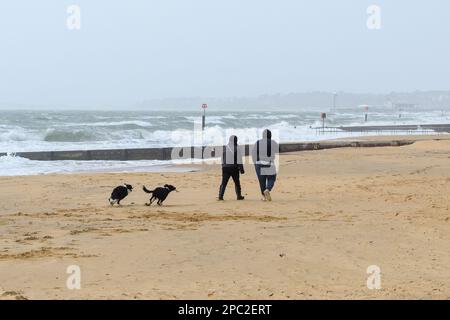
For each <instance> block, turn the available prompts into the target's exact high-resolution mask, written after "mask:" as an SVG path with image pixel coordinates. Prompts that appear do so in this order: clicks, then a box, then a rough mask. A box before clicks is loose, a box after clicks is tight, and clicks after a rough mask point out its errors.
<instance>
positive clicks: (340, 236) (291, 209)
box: [0, 136, 450, 299]
mask: <svg viewBox="0 0 450 320" xmlns="http://www.w3.org/2000/svg"><path fill="white" fill-rule="evenodd" d="M407 138H410V137H407ZM424 139H425V140H423V141H418V142H416V143H414V144H412V145H409V146H402V147H383V148H342V149H331V150H320V151H305V152H299V153H290V154H283V155H281V157H280V174H279V177H278V181H277V184H276V187H275V190H274V192H273V201H272V202H262V201H261V200H260V197H259V193H258V186H257V183H256V176H255V172H254V169H253V167H252V166H250V165H247V166H246V174H245V175H243V176H242V184H243V191H244V195H245V197H246V199H245V200H244V201H236V200H235V195H234V187H233V184H232V182H231V181H230V184H229V186H228V188H227V193H226V194H225V201H224V202H218V201H216V197H217V191H218V187H219V184H220V169H219V167H218V166H210V165H203V166H200V165H198V166H196V169H198V170H199V171H197V172H186V173H180V172H178V173H116V174H107V173H96V174H71V175H38V176H16V177H0V197H1V198H0V200H1V201H0V298H1V299H381V298H385V299H407V298H413V299H425V298H426V299H450V269H449V266H450V255H449V251H450V232H449V231H450V212H449V195H448V186H449V184H450V161H449V160H450V159H449V157H450V140H446V137H445V136H439V139H442V140H440V141H438V140H432V139H433V137H430V136H426V137H424ZM125 182H127V183H130V184H132V185H133V186H134V187H135V191H134V192H133V193H132V194H131V195H130V196H129V197H128V198H126V199H125V200H124V201H123V206H122V207H111V206H109V204H108V202H107V198H108V197H109V195H110V193H111V190H112V188H113V187H115V186H117V185H120V184H122V183H125ZM165 183H170V184H174V185H176V186H177V188H178V189H179V190H180V192H179V193H173V194H171V195H170V196H169V198H168V200H166V202H165V205H164V206H162V207H157V206H154V207H153V206H152V207H146V206H144V203H145V202H146V201H147V200H148V196H147V194H145V193H144V192H142V190H141V189H142V185H143V184H145V185H146V186H147V187H155V186H157V185H162V184H165ZM69 265H78V266H79V267H80V269H81V289H80V290H76V289H75V290H69V289H68V288H67V287H66V280H67V277H68V276H69V275H68V274H67V273H66V270H67V267H68V266H69ZM370 265H377V266H379V267H380V269H381V289H379V290H370V289H368V288H367V285H366V280H367V277H368V275H367V273H366V269H367V267H368V266H370Z"/></svg>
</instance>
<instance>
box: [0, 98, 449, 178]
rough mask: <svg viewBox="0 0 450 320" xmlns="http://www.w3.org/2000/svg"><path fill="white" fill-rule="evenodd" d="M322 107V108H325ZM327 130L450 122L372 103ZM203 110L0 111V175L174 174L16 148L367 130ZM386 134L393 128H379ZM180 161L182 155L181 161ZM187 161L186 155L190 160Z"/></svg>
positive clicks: (438, 113) (337, 117)
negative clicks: (27, 155)
mask: <svg viewBox="0 0 450 320" xmlns="http://www.w3.org/2000/svg"><path fill="white" fill-rule="evenodd" d="M324 109H325V108H324ZM327 111H328V112H327V116H326V120H325V125H326V126H328V127H339V126H351V125H356V126H361V125H388V124H441V123H450V113H449V114H446V113H445V112H443V111H442V110H410V111H399V110H394V109H392V108H387V107H379V108H371V109H370V111H369V112H368V114H367V115H368V119H367V122H366V121H365V113H366V111H364V109H362V108H361V107H358V108H356V107H355V108H350V107H349V108H339V109H336V110H327ZM202 113H203V111H202V110H198V111H173V110H170V111H168V110H166V111H164V110H163V111H151V110H149V111H146V110H135V111H124V110H120V111H119V110H102V111H94V110H82V111H59V110H55V111H49V110H41V111H38V110H33V111H26V110H17V111H15V110H3V111H2V110H0V153H6V154H7V155H5V156H1V157H0V176H11V175H13V176H14V175H35V174H50V173H75V172H133V171H173V170H177V169H176V166H173V164H174V163H182V161H181V160H179V161H178V162H177V161H154V160H151V161H150V160H149V161H48V162H47V161H46V162H43V161H31V160H28V159H24V158H20V157H18V156H16V155H15V153H17V152H23V151H57V150H92V149H114V148H151V147H170V146H190V145H221V144H223V143H226V142H227V140H228V137H229V136H230V135H231V134H234V135H237V136H238V138H239V143H253V142H254V141H256V139H258V138H259V137H260V136H261V133H262V131H263V130H264V129H266V128H268V129H270V130H272V132H273V134H274V137H275V138H276V139H277V140H278V141H280V142H297V141H321V140H328V139H336V138H345V137H357V136H361V135H367V134H371V135H373V133H364V132H355V133H349V132H343V131H340V130H336V131H333V132H325V133H324V132H321V130H317V129H316V128H318V127H321V126H322V125H323V123H322V119H321V112H319V111H317V110H316V109H315V110H287V111H277V110H271V111H240V110H235V111H217V110H207V111H206V118H205V119H206V122H205V129H204V131H202V130H201V128H202ZM384 134H393V133H389V132H388V133H384ZM184 161H187V160H184ZM189 161H190V160H189Z"/></svg>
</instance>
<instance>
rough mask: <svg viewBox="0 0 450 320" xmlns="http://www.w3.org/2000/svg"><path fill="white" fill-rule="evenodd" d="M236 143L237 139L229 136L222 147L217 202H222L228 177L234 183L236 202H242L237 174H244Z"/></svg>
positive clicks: (240, 153) (240, 155) (240, 154)
mask: <svg viewBox="0 0 450 320" xmlns="http://www.w3.org/2000/svg"><path fill="white" fill-rule="evenodd" d="M237 142H238V138H237V137H236V136H231V137H230V139H229V142H228V144H227V145H226V146H224V147H223V151H222V183H221V185H220V188H219V198H218V199H219V200H223V196H224V194H225V189H226V188H227V184H228V181H229V180H230V177H231V178H232V179H233V181H234V187H235V191H236V197H237V200H244V197H243V196H242V191H241V182H240V180H239V174H244V165H243V163H242V152H241V150H240V147H239V146H238V143H237Z"/></svg>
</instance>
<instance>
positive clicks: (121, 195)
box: [108, 183, 133, 206]
mask: <svg viewBox="0 0 450 320" xmlns="http://www.w3.org/2000/svg"><path fill="white" fill-rule="evenodd" d="M131 191H133V186H131V185H129V184H126V183H125V184H124V185H123V186H118V187H116V188H114V190H113V192H112V193H111V198H109V199H108V201H109V203H110V204H111V205H112V206H113V205H114V204H115V203H116V202H117V204H118V205H119V206H120V201H122V200H123V199H125V198H126V196H128V194H129V193H130V192H131Z"/></svg>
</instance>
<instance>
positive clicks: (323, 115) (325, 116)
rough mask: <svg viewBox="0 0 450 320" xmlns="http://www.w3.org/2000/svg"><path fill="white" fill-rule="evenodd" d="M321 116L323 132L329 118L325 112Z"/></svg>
mask: <svg viewBox="0 0 450 320" xmlns="http://www.w3.org/2000/svg"><path fill="white" fill-rule="evenodd" d="M320 118H322V133H324V132H325V119H326V118H327V114H326V113H325V112H322V113H321V114H320Z"/></svg>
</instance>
